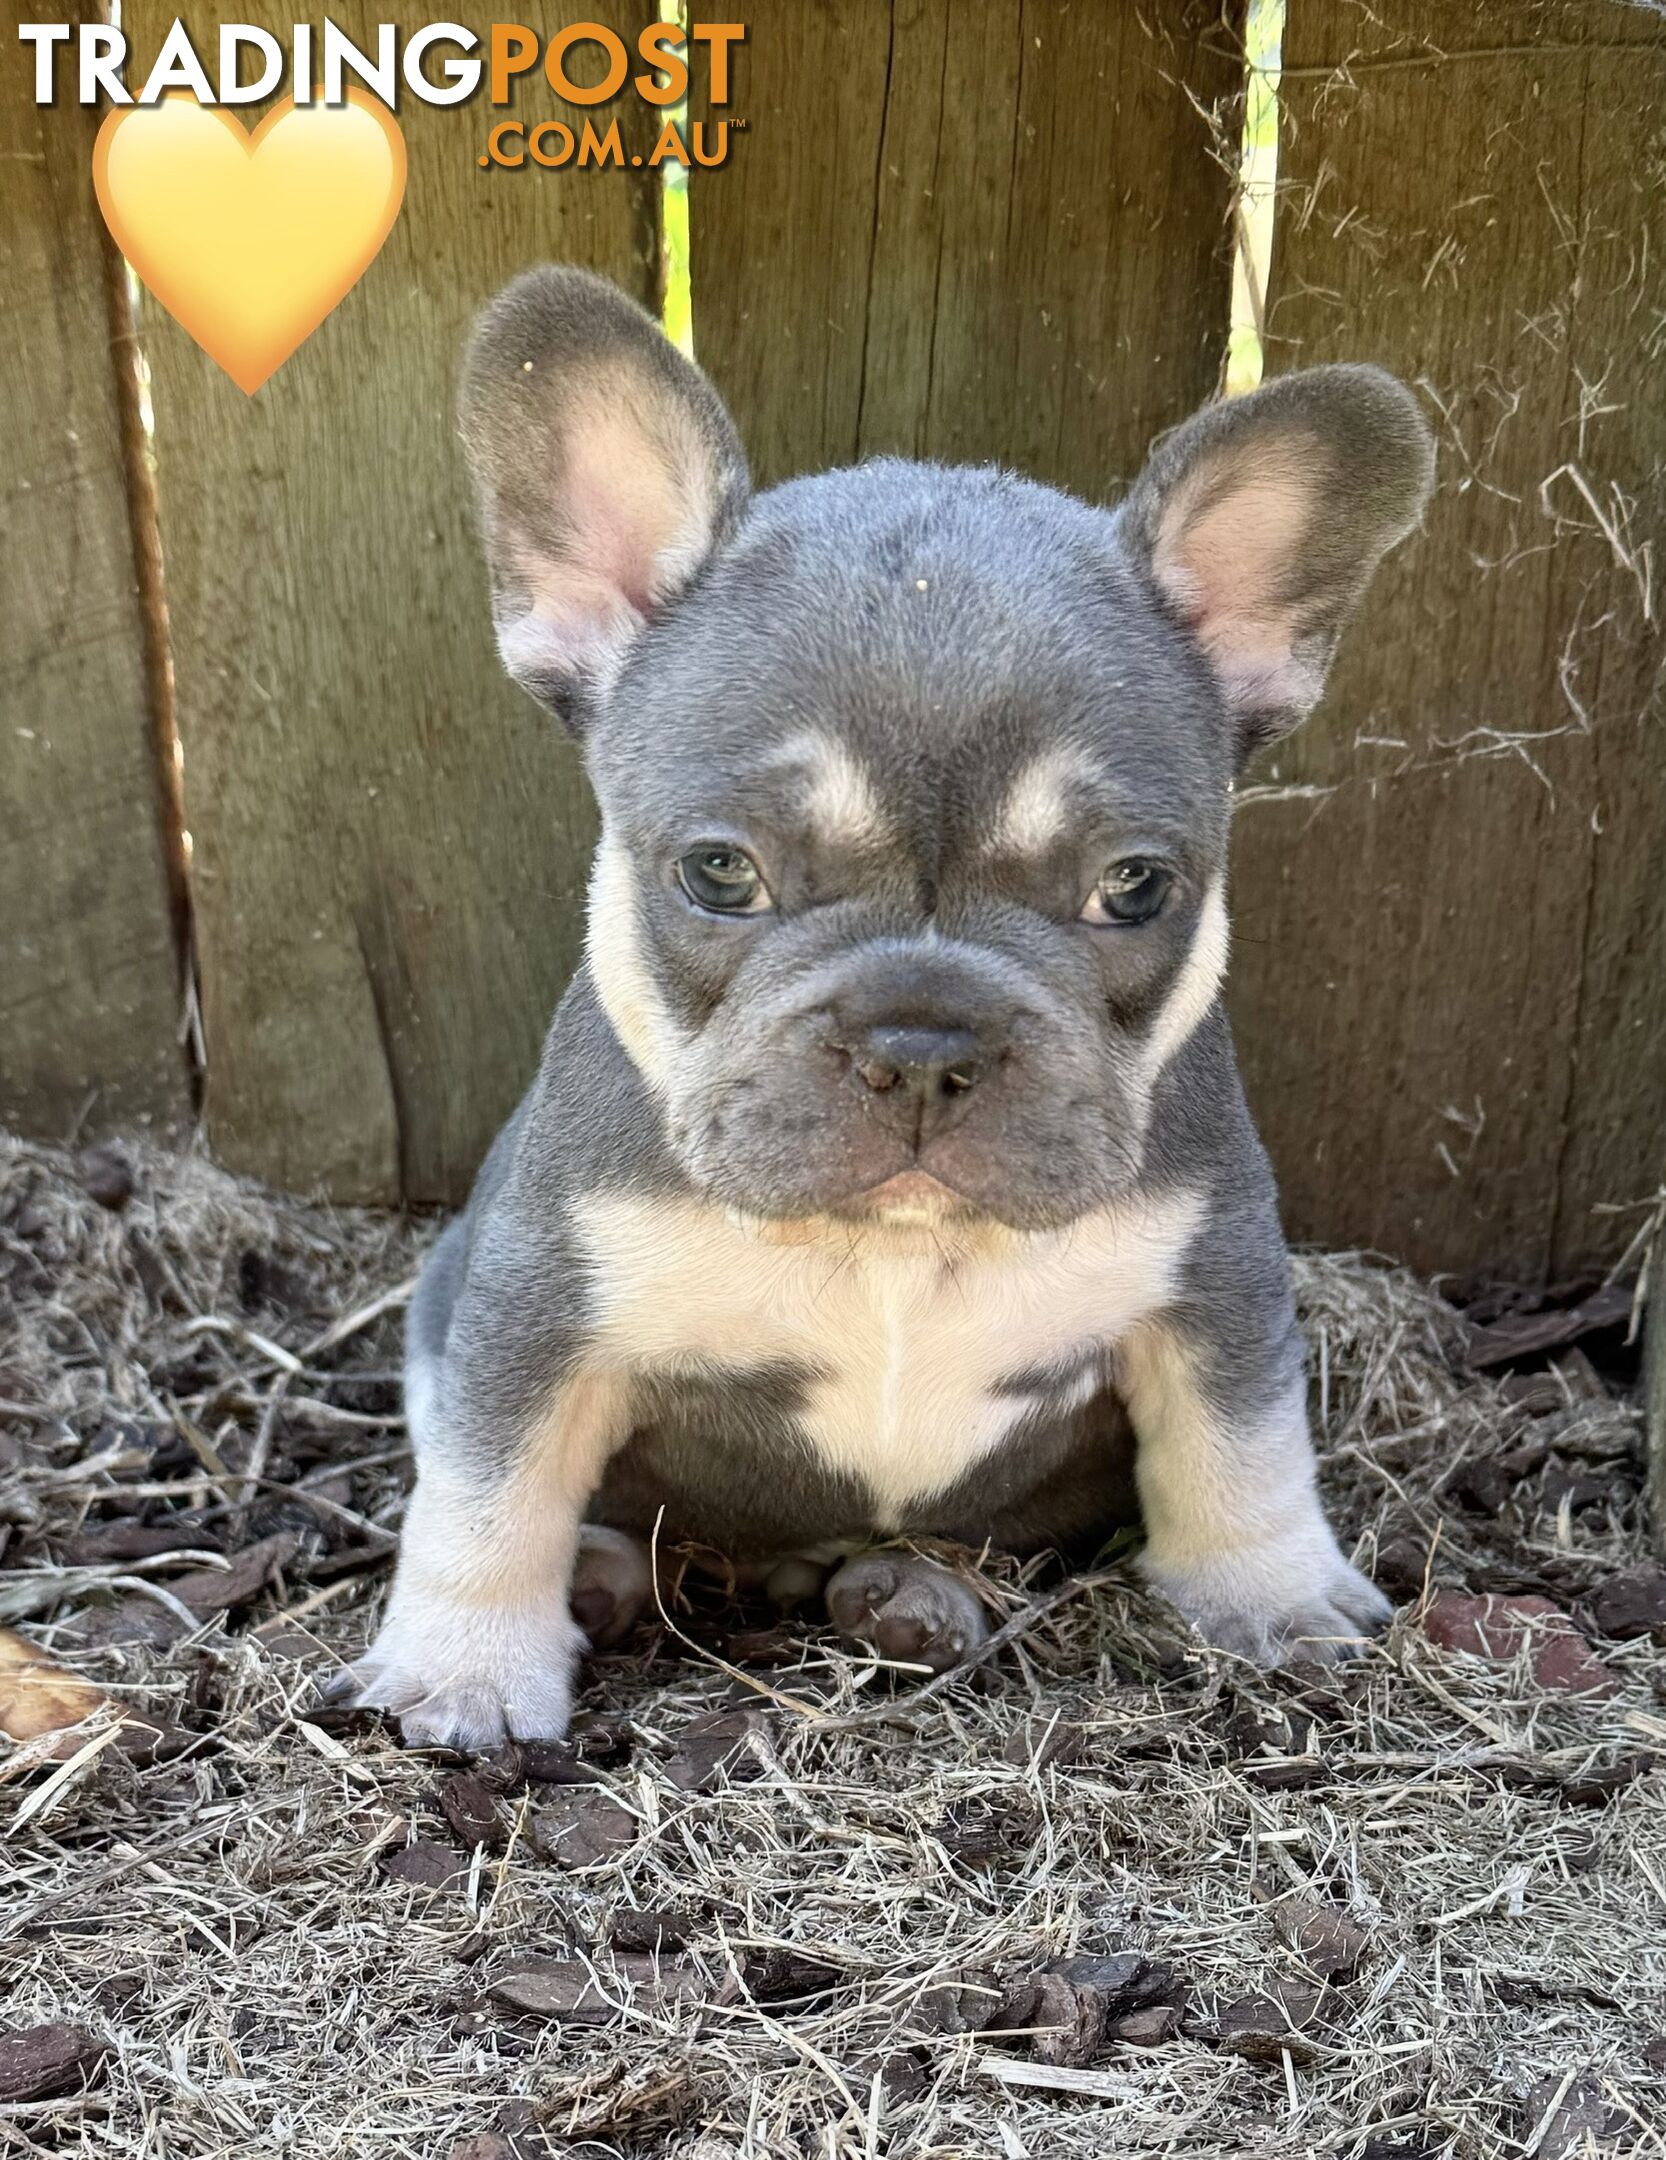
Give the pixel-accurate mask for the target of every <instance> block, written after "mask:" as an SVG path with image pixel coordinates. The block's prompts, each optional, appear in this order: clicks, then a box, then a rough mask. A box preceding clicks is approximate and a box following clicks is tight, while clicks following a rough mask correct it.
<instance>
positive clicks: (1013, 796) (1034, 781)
mask: <svg viewBox="0 0 1666 2160" xmlns="http://www.w3.org/2000/svg"><path fill="white" fill-rule="evenodd" d="M1093 777H1094V765H1093V760H1092V759H1091V758H1090V757H1089V756H1088V754H1087V752H1086V751H1085V750H1083V749H1081V748H1079V747H1078V746H1077V745H1076V744H1074V743H1064V744H1061V745H1059V746H1057V747H1056V748H1054V749H1052V750H1044V751H1043V752H1042V753H1041V755H1040V756H1039V757H1037V758H1032V759H1031V761H1030V763H1029V764H1028V765H1026V766H1025V767H1024V768H1023V770H1022V771H1021V772H1020V773H1019V774H1018V776H1017V778H1016V779H1015V780H1014V781H1013V783H1012V785H1011V786H1010V787H1009V788H1008V789H1007V794H1006V800H1005V801H1004V802H1003V803H1002V805H1001V808H1000V812H999V814H998V816H997V817H996V819H995V824H994V827H993V829H992V831H991V832H990V835H989V839H988V841H987V842H986V843H985V845H986V847H987V849H988V851H989V853H991V854H995V855H1040V854H1043V853H1045V851H1046V850H1047V849H1048V848H1050V847H1051V846H1053V844H1054V843H1055V841H1057V840H1059V839H1061V838H1062V837H1063V835H1064V834H1065V833H1066V832H1067V831H1068V830H1069V828H1070V821H1071V816H1072V802H1071V797H1072V794H1073V793H1074V791H1075V789H1076V788H1077V787H1079V786H1080V785H1081V784H1082V783H1084V782H1086V781H1089V780H1091V779H1092V778H1093Z"/></svg>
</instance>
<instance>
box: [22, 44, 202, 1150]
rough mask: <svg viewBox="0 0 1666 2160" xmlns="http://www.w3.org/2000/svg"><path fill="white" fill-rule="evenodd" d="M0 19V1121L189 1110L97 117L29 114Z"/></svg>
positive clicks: (183, 1117)
mask: <svg viewBox="0 0 1666 2160" xmlns="http://www.w3.org/2000/svg"><path fill="white" fill-rule="evenodd" d="M33 13H34V11H33V10H31V9H29V8H26V7H23V6H20V5H16V4H8V6H7V9H6V12H5V15H4V17H0V47H3V49H4V52H5V65H4V67H0V170H3V171H4V173H5V175H6V180H5V186H4V190H3V192H0V292H3V293H4V295H5V307H4V309H3V310H0V411H3V412H4V414H5V424H6V437H7V455H6V461H5V472H4V477H3V478H0V558H3V560H4V564H5V570H4V575H3V576H0V828H3V830H4V834H5V844H4V846H3V847H0V1124H6V1125H12V1126H15V1127H17V1128H19V1129H21V1130H24V1131H27V1132H30V1133H36V1134H40V1135H41V1136H43V1137H45V1138H51V1139H62V1138H64V1137H65V1136H66V1135H68V1134H69V1133H70V1132H71V1131H73V1130H76V1129H80V1130H82V1131H96V1130H107V1129H113V1128H116V1127H120V1126H128V1125H135V1124H139V1125H145V1124H148V1125H150V1126H151V1127H152V1128H153V1129H154V1130H156V1131H158V1132H166V1131H168V1130H171V1129H173V1128H175V1127H178V1126H180V1125H182V1124H184V1123H185V1122H186V1121H187V1120H188V1118H189V1115H190V1094H189V1085H188V1076H187V1071H186V1063H185V1057H184V1052H183V1051H182V1049H181V1047H180V1043H179V1040H178V1021H179V1015H180V1010H181V979H182V977H181V965H180V958H179V954H178V952H177V950H176V945H175V937H174V926H173V922H172V918H171V911H170V904H169V895H168V876H167V855H166V840H165V833H164V828H163V820H162V814H161V789H160V786H159V783H158V769H157V763H156V757H155V753H154V748H153V741H152V734H151V716H150V713H149V710H148V706H147V699H146V678H145V648H144V636H143V624H142V621H141V614H140V605H139V596H138V589H137V580H136V577H135V568H134V552H133V533H132V526H131V522H130V517H129V509H128V495H127V484H126V473H125V468H124V459H123V447H122V426H121V412H120V405H119V400H118V397H117V388H116V383H117V377H116V367H117V356H116V355H114V354H113V353H112V350H111V306H110V302H111V290H110V277H111V260H110V256H109V253H108V250H107V246H106V243H105V237H104V227H103V223H102V221H101V220H100V218H99V214H98V209H97V206H96V204H95V203H94V201H93V191H92V177H91V164H90V159H91V153H92V140H93V135H94V132H95V130H96V127H97V120H98V116H97V115H96V114H95V113H85V112H82V111H81V110H80V109H79V108H78V107H74V106H70V105H67V104H66V105H64V106H61V107H60V108H58V109H57V110H52V109H43V108H40V107H37V106H36V105H35V104H34V102H33V99H32V96H31V91H32V88H33V70H32V68H31V66H30V65H29V64H28V63H29V54H28V51H27V49H26V48H24V47H21V46H19V44H18V42H17V29H18V25H19V23H21V22H23V21H25V20H30V19H32V18H33Z"/></svg>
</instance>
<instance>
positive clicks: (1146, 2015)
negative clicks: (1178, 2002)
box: [1105, 2003, 1180, 2047]
mask: <svg viewBox="0 0 1666 2160" xmlns="http://www.w3.org/2000/svg"><path fill="white" fill-rule="evenodd" d="M1179 2030H1180V2012H1179V2010H1178V2009H1177V2008H1176V2007H1175V2005H1174V2004H1173V2003H1153V2004H1152V2006H1151V2008H1150V2009H1149V2010H1130V2011H1129V2013H1128V2015H1127V2016H1126V2017H1121V2018H1118V2019H1117V2020H1116V2021H1115V2023H1114V2024H1111V2025H1108V2026H1107V2027H1106V2028H1105V2037H1106V2039H1107V2040H1120V2041H1122V2042H1123V2043H1124V2045H1125V2046H1128V2047H1162V2046H1163V2045H1164V2044H1165V2043H1166V2042H1167V2041H1170V2040H1172V2039H1173V2038H1174V2037H1175V2035H1176V2034H1177V2033H1178V2032H1179Z"/></svg>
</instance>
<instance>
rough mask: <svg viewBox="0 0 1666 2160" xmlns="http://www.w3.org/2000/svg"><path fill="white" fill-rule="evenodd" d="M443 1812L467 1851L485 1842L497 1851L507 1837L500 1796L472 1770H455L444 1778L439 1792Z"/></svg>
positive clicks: (453, 1834)
mask: <svg viewBox="0 0 1666 2160" xmlns="http://www.w3.org/2000/svg"><path fill="white" fill-rule="evenodd" d="M435 1799H436V1800H437V1801H438V1803H439V1809H440V1813H441V1814H442V1815H443V1816H444V1817H445V1819H446V1821H447V1822H448V1823H449V1824H450V1825H451V1834H452V1836H453V1837H455V1838H456V1839H457V1841H458V1843H459V1844H460V1845H462V1846H463V1848H464V1849H465V1850H466V1851H472V1850H473V1849H474V1847H475V1846H476V1845H484V1846H485V1847H486V1848H487V1849H488V1850H489V1851H491V1852H496V1851H497V1850H498V1849H499V1847H500V1846H501V1845H502V1844H503V1842H504V1838H505V1830H504V1822H503V1811H502V1810H501V1809H500V1808H499V1806H498V1804H497V1798H496V1795H495V1794H494V1793H493V1792H492V1790H491V1788H490V1787H489V1786H488V1785H487V1784H486V1783H485V1781H484V1780H483V1779H482V1778H478V1777H476V1776H475V1775H474V1773H473V1772H472V1771H469V1770H454V1771H453V1772H452V1773H451V1775H450V1776H449V1777H448V1778H445V1779H442V1781H441V1783H440V1788H439V1791H438V1792H437V1793H436V1794H435Z"/></svg>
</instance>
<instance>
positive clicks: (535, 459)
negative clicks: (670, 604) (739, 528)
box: [460, 268, 747, 727]
mask: <svg viewBox="0 0 1666 2160" xmlns="http://www.w3.org/2000/svg"><path fill="white" fill-rule="evenodd" d="M460 405H461V420H462V430H463V445H464V448H465V450H466V451H467V453H468V461H469V468H470V470H471V472H472V473H473V475H474V484H475V490H476V493H477V495H478V498H479V503H480V519H481V526H482V529H483V531H484V534H485V541H486V560H487V565H488V568H489V569H490V572H491V580H492V615H493V619H494V620H495V622H496V625H497V641H498V650H499V652H500V653H501V654H502V656H503V664H504V666H505V667H506V668H507V669H508V670H509V673H510V674H511V675H512V676H513V677H514V678H515V680H516V681H517V682H518V683H520V684H521V685H522V687H523V688H525V689H527V690H530V691H531V693H532V695H533V696H534V697H535V698H537V699H538V700H539V702H540V703H541V704H544V705H547V706H548V707H549V708H550V709H551V710H552V711H554V712H557V713H559V714H560V715H561V716H562V718H563V719H565V720H566V721H567V722H568V724H569V725H570V726H573V727H577V726H578V724H579V722H580V719H581V717H582V716H583V714H584V713H585V711H586V710H587V708H588V707H589V706H590V705H591V703H592V702H593V701H594V700H595V699H596V698H597V697H599V696H602V695H605V693H606V691H607V690H608V688H609V687H610V686H611V684H612V682H613V680H614V678H615V677H616V676H617V674H618V671H619V669H620V667H621V665H622V664H623V662H624V659H625V655H626V654H627V652H628V651H629V649H630V647H631V644H632V643H633V641H634V640H635V639H636V638H637V636H638V635H639V634H640V633H641V631H642V630H643V628H644V627H645V626H646V624H647V623H648V622H650V621H651V620H652V618H653V616H654V615H655V613H656V612H657V611H658V610H659V609H660V608H662V607H663V606H664V605H665V604H666V602H667V601H669V600H672V599H674V598H675V597H676V595H677V593H679V592H680V591H681V590H682V588H683V587H684V586H685V585H686V584H687V583H688V581H689V580H690V578H692V577H693V575H694V573H695V572H696V571H697V570H698V569H699V567H700V565H701V564H702V563H703V562H704V561H705V560H706V558H707V556H708V555H709V554H710V553H711V551H712V549H713V548H714V547H716V546H717V545H718V543H719V542H720V541H721V540H722V539H723V538H724V537H725V536H726V534H727V533H728V532H729V530H730V528H731V527H732V526H733V524H734V523H735V520H736V518H737V517H738V516H739V514H740V510H741V507H742V505H743V504H744V502H745V500H746V493H747V473H746V460H745V458H744V456H743V455H742V452H741V447H740V443H739V441H738V439H737V438H736V435H735V430H734V426H733V424H732V422H731V421H730V419H729V415H728V414H727V413H726V412H725V411H724V409H723V405H722V401H721V400H720V399H719V397H718V395H717V392H716V391H715V390H714V389H713V388H712V386H711V384H710V383H709V382H707V380H706V378H705V376H704V375H702V374H701V373H700V370H699V369H698V368H697V367H695V366H694V365H693V363H692V362H691V361H689V360H685V359H684V357H683V356H682V354H681V353H680V352H678V351H677V349H676V347H675V346H674V345H672V344H671V343H670V342H669V341H668V340H667V339H666V338H665V337H664V335H663V334H662V333H661V331H660V328H659V326H658V324H657V323H655V322H654V320H653V319H652V317H651V316H649V315H647V314H645V313H644V312H643V310H642V309H641V308H639V307H638V306H637V305H636V303H635V302H634V301H632V300H627V299H626V297H625V295H624V294H623V293H622V292H619V291H618V290H616V288H615V287H613V286H612V285H609V284H608V283H606V281H605V280H604V279H602V278H599V277H593V276H592V275H591V274H590V273H589V272H588V271H586V270H567V269H554V268H552V269H545V270H529V271H528V272H527V273H526V274H525V276H523V277H518V278H517V279H516V280H515V282H514V283H513V284H512V285H509V286H506V287H505V288H504V290H503V291H502V292H501V293H499V295H498V296H497V298H496V299H495V300H494V301H493V302H492V304H491V305H490V307H488V308H487V309H486V311H485V312H484V314H483V315H482V316H481V317H480V319H479V321H478V322H477V323H476V325H475V328H474V334H473V336H472V338H471V339H470V341H469V349H468V354H467V358H466V361H465V363H464V369H463V387H462V395H461V400H460Z"/></svg>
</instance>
